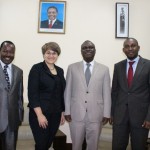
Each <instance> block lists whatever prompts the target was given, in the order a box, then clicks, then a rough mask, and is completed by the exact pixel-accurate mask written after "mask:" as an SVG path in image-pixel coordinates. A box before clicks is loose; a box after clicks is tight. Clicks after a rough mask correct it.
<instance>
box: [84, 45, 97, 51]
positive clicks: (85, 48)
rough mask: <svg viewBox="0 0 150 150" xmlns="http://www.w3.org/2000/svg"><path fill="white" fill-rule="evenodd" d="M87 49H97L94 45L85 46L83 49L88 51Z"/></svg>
mask: <svg viewBox="0 0 150 150" xmlns="http://www.w3.org/2000/svg"><path fill="white" fill-rule="evenodd" d="M86 50H90V51H93V50H95V47H94V46H83V47H82V51H86Z"/></svg>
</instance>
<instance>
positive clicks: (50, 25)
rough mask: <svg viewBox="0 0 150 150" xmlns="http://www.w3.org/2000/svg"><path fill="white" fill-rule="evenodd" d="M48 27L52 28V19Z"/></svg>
mask: <svg viewBox="0 0 150 150" xmlns="http://www.w3.org/2000/svg"><path fill="white" fill-rule="evenodd" d="M49 28H52V20H51V21H50V24H49Z"/></svg>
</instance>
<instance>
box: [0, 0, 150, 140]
mask: <svg viewBox="0 0 150 150" xmlns="http://www.w3.org/2000/svg"><path fill="white" fill-rule="evenodd" d="M66 2H67V3H66V4H67V5H66V6H67V7H66V33H65V34H44V33H38V32H37V29H38V11H39V0H0V43H2V41H4V40H11V41H13V42H14V43H15V45H16V57H15V60H14V64H16V65H18V66H19V67H21V68H22V69H23V70H24V99H25V101H26V102H27V101H28V99H27V80H28V73H29V70H30V68H31V66H32V65H33V64H35V63H37V62H40V61H43V58H42V54H41V47H42V45H43V44H44V43H46V42H49V41H55V42H58V44H59V45H60V46H61V49H62V54H61V56H60V58H59V60H58V62H57V65H59V66H61V67H62V68H64V71H65V73H66V70H67V66H68V65H69V64H70V63H73V62H76V61H80V60H81V59H82V57H81V54H80V46H81V44H82V42H83V41H85V40H91V41H93V42H94V43H95V45H96V50H97V53H96V57H95V60H97V61H98V62H101V63H104V64H105V65H107V66H109V68H110V75H111V77H112V74H113V65H114V63H116V62H118V61H120V60H122V59H124V58H125V56H124V54H123V53H122V44H123V41H124V39H116V38H115V3H116V2H128V3H129V36H131V37H135V38H137V40H138V41H139V44H140V46H141V51H140V55H141V56H142V57H145V58H148V59H150V43H149V35H150V29H149V27H150V19H149V17H150V9H149V6H150V1H149V0H142V1H141V0H136V1H135V0H123V1H122V0H117V1H116V0H66ZM61 129H62V130H63V131H64V132H65V133H67V134H68V135H69V130H68V124H67V123H66V124H65V125H64V126H63V127H61ZM68 142H70V137H69V136H68Z"/></svg>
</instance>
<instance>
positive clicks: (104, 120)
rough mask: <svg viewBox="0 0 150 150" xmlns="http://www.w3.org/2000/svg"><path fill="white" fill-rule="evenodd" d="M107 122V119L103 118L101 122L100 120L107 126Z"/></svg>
mask: <svg viewBox="0 0 150 150" xmlns="http://www.w3.org/2000/svg"><path fill="white" fill-rule="evenodd" d="M108 121H109V118H106V117H103V120H102V123H103V125H105V124H107V122H108Z"/></svg>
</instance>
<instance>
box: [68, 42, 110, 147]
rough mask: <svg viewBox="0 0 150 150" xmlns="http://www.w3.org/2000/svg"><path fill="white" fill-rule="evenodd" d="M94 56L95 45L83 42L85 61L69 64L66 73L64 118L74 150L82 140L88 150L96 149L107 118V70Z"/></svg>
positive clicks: (82, 49) (108, 90) (108, 89)
mask: <svg viewBox="0 0 150 150" xmlns="http://www.w3.org/2000/svg"><path fill="white" fill-rule="evenodd" d="M95 53H96V49H95V45H94V44H93V43H92V42H91V41H85V42H84V43H83V44H82V45H81V54H82V56H83V59H84V60H83V61H81V62H77V63H74V64H71V65H70V66H69V67H68V71H67V77H66V89H65V118H66V120H67V121H68V122H69V125H70V132H71V139H72V144H73V150H81V149H82V143H83V140H84V137H86V143H87V149H88V150H97V149H98V142H99V136H100V132H101V128H102V126H103V125H104V124H106V123H107V122H108V120H109V118H110V108H111V96H110V95H111V94H110V93H111V92H110V75H109V69H108V67H106V66H104V65H102V64H100V63H97V62H96V61H94V60H93V59H94V56H95ZM87 70H88V71H87ZM87 72H88V75H87ZM87 76H88V78H89V79H87Z"/></svg>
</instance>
